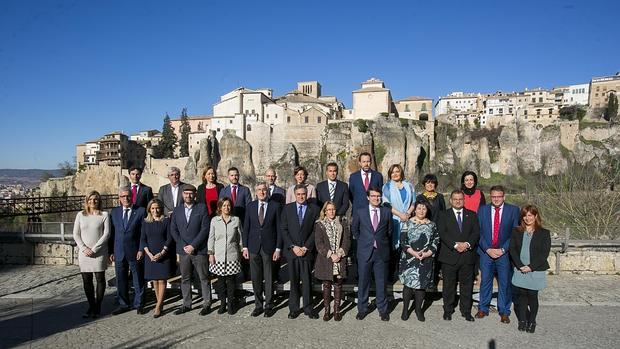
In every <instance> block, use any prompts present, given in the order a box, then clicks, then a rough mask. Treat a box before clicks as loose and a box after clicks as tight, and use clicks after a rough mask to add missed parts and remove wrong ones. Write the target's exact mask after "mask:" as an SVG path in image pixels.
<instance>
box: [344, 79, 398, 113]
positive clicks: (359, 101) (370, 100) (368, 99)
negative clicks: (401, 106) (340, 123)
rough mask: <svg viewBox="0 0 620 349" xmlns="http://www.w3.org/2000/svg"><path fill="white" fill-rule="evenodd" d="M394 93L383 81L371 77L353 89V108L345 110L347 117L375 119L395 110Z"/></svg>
mask: <svg viewBox="0 0 620 349" xmlns="http://www.w3.org/2000/svg"><path fill="white" fill-rule="evenodd" d="M395 109H396V108H395V106H394V102H393V100H392V94H391V92H390V90H389V89H387V88H385V84H384V83H383V81H381V80H379V79H375V78H370V79H368V80H366V81H364V82H362V88H360V89H358V90H355V91H353V108H352V109H347V110H344V111H343V117H344V118H345V119H374V118H376V117H377V116H379V115H388V114H391V113H394V111H395Z"/></svg>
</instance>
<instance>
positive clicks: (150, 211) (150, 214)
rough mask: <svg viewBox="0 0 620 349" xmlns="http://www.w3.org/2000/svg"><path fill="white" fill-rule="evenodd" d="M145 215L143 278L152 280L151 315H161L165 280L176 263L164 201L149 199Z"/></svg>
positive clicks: (141, 245) (142, 246)
mask: <svg viewBox="0 0 620 349" xmlns="http://www.w3.org/2000/svg"><path fill="white" fill-rule="evenodd" d="M146 211H147V216H146V218H144V222H143V223H142V236H141V243H140V249H141V250H144V253H146V258H145V262H144V278H145V279H146V280H152V281H153V289H154V290H155V298H157V304H156V305H155V310H154V312H153V317H154V318H158V317H160V316H161V315H162V310H163V306H164V293H165V292H166V283H167V280H168V279H169V278H170V277H171V276H172V274H173V272H174V267H175V263H176V253H174V251H175V248H174V246H173V244H174V240H173V239H172V236H171V235H170V233H169V229H168V225H169V221H170V220H169V219H168V218H167V217H165V216H164V203H163V202H161V200H159V199H153V200H151V201H149V203H148V205H147V207H146Z"/></svg>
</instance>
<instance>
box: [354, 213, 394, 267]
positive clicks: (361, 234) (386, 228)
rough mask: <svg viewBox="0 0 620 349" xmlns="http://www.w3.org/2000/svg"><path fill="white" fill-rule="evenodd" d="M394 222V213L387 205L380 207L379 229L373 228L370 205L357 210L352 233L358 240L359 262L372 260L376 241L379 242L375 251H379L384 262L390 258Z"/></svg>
mask: <svg viewBox="0 0 620 349" xmlns="http://www.w3.org/2000/svg"><path fill="white" fill-rule="evenodd" d="M392 224H393V223H392V213H391V211H390V209H389V208H387V207H383V206H382V207H379V226H378V227H377V231H375V230H374V229H373V228H372V220H371V218H370V211H369V208H368V205H366V206H365V207H362V208H359V209H357V210H356V211H355V214H353V223H352V224H351V234H353V237H355V239H356V240H357V260H358V262H359V263H362V262H367V261H368V260H370V257H372V254H373V250H374V243H375V241H376V242H377V250H376V251H374V252H376V253H378V254H379V256H380V258H381V259H382V260H383V261H384V262H388V261H389V260H390V254H391V244H390V241H391V238H390V236H391V235H392Z"/></svg>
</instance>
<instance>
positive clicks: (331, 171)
mask: <svg viewBox="0 0 620 349" xmlns="http://www.w3.org/2000/svg"><path fill="white" fill-rule="evenodd" d="M325 174H326V175H327V180H326V181H323V182H320V183H319V184H317V185H316V197H317V201H318V204H319V207H320V208H323V204H324V203H326V202H327V201H331V202H333V203H334V204H336V215H338V216H344V215H346V214H347V210H348V209H349V186H348V185H347V183H345V182H343V181H340V180H338V164H336V163H335V162H330V163H329V164H327V170H326V171H325Z"/></svg>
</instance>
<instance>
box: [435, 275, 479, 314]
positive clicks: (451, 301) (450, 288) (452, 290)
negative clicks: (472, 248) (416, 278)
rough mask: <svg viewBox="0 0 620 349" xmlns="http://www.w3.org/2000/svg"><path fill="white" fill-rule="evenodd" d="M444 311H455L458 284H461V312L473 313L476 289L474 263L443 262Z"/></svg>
mask: <svg viewBox="0 0 620 349" xmlns="http://www.w3.org/2000/svg"><path fill="white" fill-rule="evenodd" d="M441 268H442V269H441V270H442V276H443V311H444V312H445V313H448V314H452V313H454V306H455V305H456V285H457V283H458V284H459V294H460V296H459V308H460V310H461V314H471V306H472V298H471V296H472V293H473V290H474V265H473V264H454V265H450V264H447V263H443V264H442V265H441Z"/></svg>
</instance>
